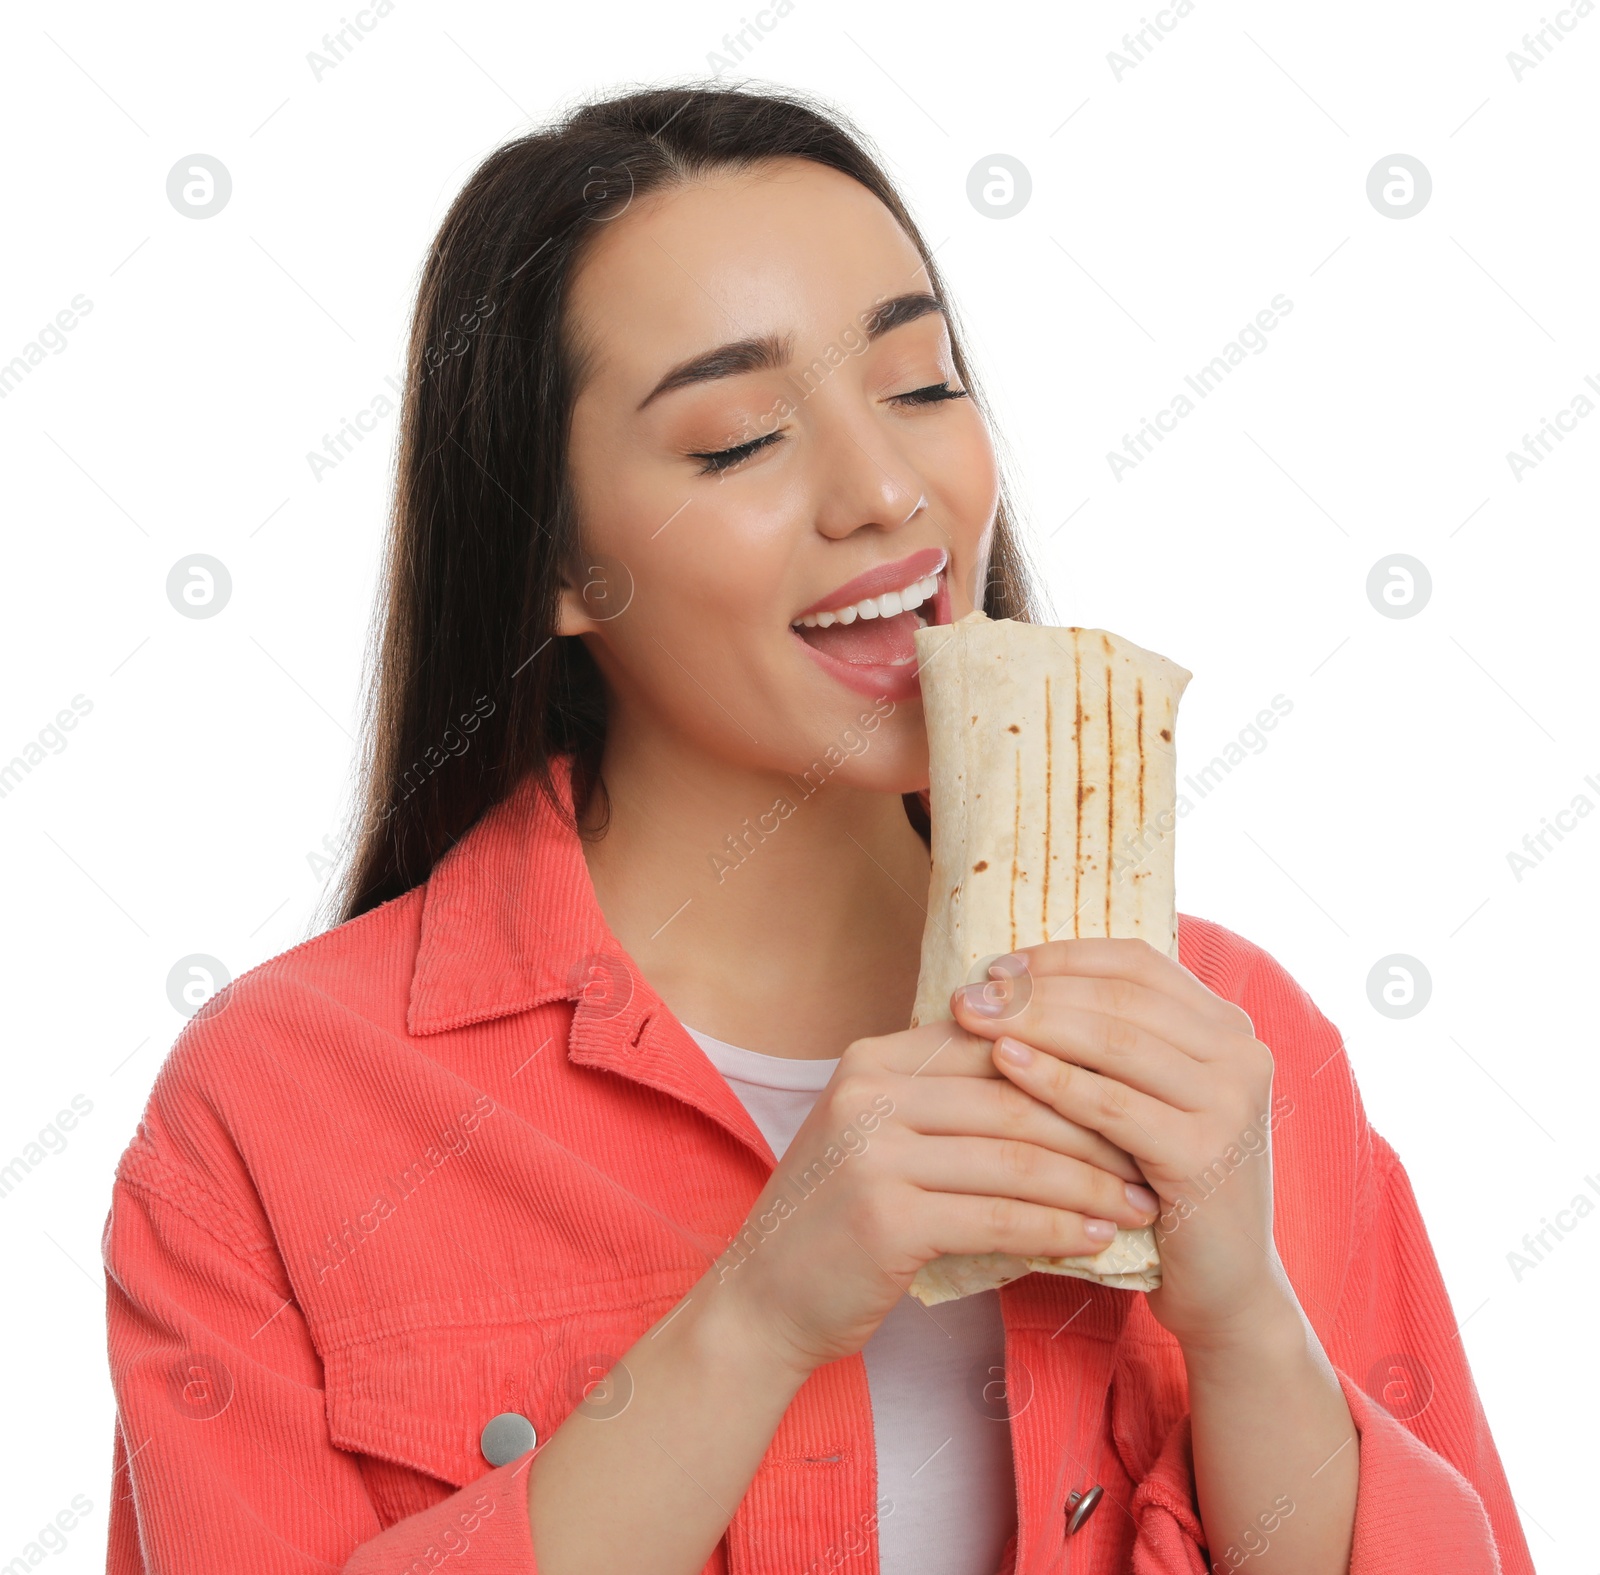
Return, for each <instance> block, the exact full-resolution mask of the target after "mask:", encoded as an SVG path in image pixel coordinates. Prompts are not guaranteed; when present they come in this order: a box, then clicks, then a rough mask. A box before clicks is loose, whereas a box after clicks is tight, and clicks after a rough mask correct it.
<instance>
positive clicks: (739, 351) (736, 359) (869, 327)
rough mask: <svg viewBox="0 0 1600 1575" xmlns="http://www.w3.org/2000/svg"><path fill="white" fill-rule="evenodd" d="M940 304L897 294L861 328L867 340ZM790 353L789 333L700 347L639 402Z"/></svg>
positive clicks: (776, 362)
mask: <svg viewBox="0 0 1600 1575" xmlns="http://www.w3.org/2000/svg"><path fill="white" fill-rule="evenodd" d="M943 310H944V306H943V305H942V304H941V303H940V301H939V300H938V298H937V297H935V296H932V295H929V294H927V293H926V292H925V291H913V292H911V293H909V294H906V295H897V296H894V297H893V298H892V299H890V300H887V301H884V302H882V303H880V304H879V305H878V306H877V307H875V308H874V309H873V311H872V313H871V315H870V316H869V317H868V318H867V321H866V324H865V326H864V328H863V330H862V331H863V332H864V333H865V334H866V336H867V340H868V342H869V343H870V342H871V341H872V340H874V339H880V338H882V337H883V335H884V334H886V333H888V332H889V331H890V330H891V329H894V328H899V327H902V326H903V325H904V324H906V323H911V322H915V321H916V320H917V318H919V317H926V316H927V314H928V313H929V312H942V311H943ZM793 354H794V336H793V335H792V334H763V335H761V336H760V337H758V338H751V339H734V340H730V341H729V342H728V343H727V344H724V345H718V346H717V347H716V349H714V350H706V351H703V352H702V353H701V354H700V355H696V356H691V357H690V358H689V359H688V360H687V361H682V362H680V363H679V364H678V365H677V366H675V367H673V368H672V370H671V371H670V372H668V373H667V374H666V376H665V377H663V378H662V379H661V381H660V382H659V383H657V384H656V386H655V387H654V388H652V389H651V390H650V392H649V393H648V394H646V395H645V396H644V398H643V399H642V400H640V402H639V409H640V410H643V409H644V407H645V406H646V405H648V404H649V403H650V401H651V400H652V399H655V398H657V397H658V396H659V395H661V394H668V393H671V392H672V390H673V389H675V388H687V387H688V386H689V385H690V384H691V383H708V382H711V381H713V380H714V379H716V378H720V377H736V376H738V375H739V374H740V373H741V372H770V371H774V370H776V369H777V368H778V367H781V366H786V365H787V364H788V362H789V359H790V357H791V356H792V355H793Z"/></svg>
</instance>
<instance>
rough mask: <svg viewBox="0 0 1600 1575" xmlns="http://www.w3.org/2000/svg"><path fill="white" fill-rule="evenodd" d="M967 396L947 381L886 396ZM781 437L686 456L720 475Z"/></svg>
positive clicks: (898, 401)
mask: <svg viewBox="0 0 1600 1575" xmlns="http://www.w3.org/2000/svg"><path fill="white" fill-rule="evenodd" d="M966 397H967V391H966V389H964V388H952V387H951V386H950V384H949V382H948V380H947V381H945V382H943V383H929V384H927V385H926V386H924V387H922V388H913V389H911V390H910V391H909V392H907V393H904V394H892V395H890V397H889V403H890V404H892V405H913V406H914V405H933V404H938V403H940V402H941V401H943V400H946V399H965V398H966ZM782 436H783V433H782V432H768V433H767V434H766V436H764V437H758V438H752V439H751V440H750V441H749V442H748V443H740V444H737V445H736V446H735V447H733V448H719V449H713V450H710V451H709V452H704V451H702V452H695V451H693V450H691V452H690V454H689V458H690V459H698V460H699V461H700V470H699V474H700V475H702V476H720V475H722V474H723V472H724V471H728V470H732V469H733V467H734V466H735V465H738V464H742V463H743V462H744V461H745V460H747V459H749V457H750V456H751V455H752V454H754V453H755V452H756V451H757V450H758V449H763V448H765V447H766V446H767V445H768V444H769V443H776V442H777V441H778V439H779V438H781V437H782Z"/></svg>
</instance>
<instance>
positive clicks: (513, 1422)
mask: <svg viewBox="0 0 1600 1575" xmlns="http://www.w3.org/2000/svg"><path fill="white" fill-rule="evenodd" d="M538 1441H539V1435H538V1433H537V1431H536V1430H535V1429H534V1425H533V1423H532V1422H530V1421H529V1420H528V1419H527V1417H525V1416H522V1415H520V1414H519V1413H518V1412H516V1411H502V1412H501V1413H500V1415H499V1416H492V1417H490V1418H489V1420H488V1421H487V1422H485V1423H484V1424H483V1433H482V1435H481V1436H480V1437H479V1440H478V1445H479V1447H480V1448H481V1449H482V1450H483V1458H484V1459H485V1460H487V1461H488V1462H489V1464H490V1465H491V1466H503V1465H505V1464H506V1462H507V1461H510V1460H515V1459H516V1458H517V1456H518V1455H525V1454H527V1452H528V1451H529V1450H530V1449H532V1448H533V1446H534V1445H535V1444H536V1443H537V1442H538Z"/></svg>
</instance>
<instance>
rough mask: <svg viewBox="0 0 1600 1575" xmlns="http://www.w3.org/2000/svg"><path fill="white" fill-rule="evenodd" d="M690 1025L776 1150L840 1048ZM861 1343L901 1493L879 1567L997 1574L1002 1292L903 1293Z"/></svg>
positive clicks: (1006, 1495) (895, 1494) (896, 1574)
mask: <svg viewBox="0 0 1600 1575" xmlns="http://www.w3.org/2000/svg"><path fill="white" fill-rule="evenodd" d="M685 1026H686V1027H687V1024H686V1025H685ZM689 1033H690V1034H691V1035H692V1036H693V1038H694V1040H695V1042H696V1043H697V1044H698V1045H699V1046H700V1048H701V1049H702V1050H704V1051H705V1053H706V1058H707V1059H708V1060H709V1061H710V1062H711V1064H712V1065H713V1066H715V1067H716V1069H717V1070H718V1071H719V1072H720V1073H722V1075H723V1077H725V1078H726V1079H727V1081H728V1086H729V1087H730V1088H731V1089H732V1090H733V1091H734V1093H736V1094H737V1095H738V1096H739V1098H740V1100H741V1101H742V1102H743V1104H744V1107H745V1109H746V1110H748V1111H749V1112H750V1118H751V1120H752V1121H754V1122H755V1124H756V1126H757V1127H758V1128H759V1129H760V1131H761V1135H762V1136H763V1137H764V1138H766V1140H767V1142H768V1143H769V1144H770V1145H771V1147H772V1152H773V1153H774V1154H775V1155H777V1157H778V1158H779V1159H780V1160H781V1159H782V1158H783V1154H784V1150H785V1149H787V1148H788V1146H789V1144H790V1143H791V1142H793V1140H794V1135H795V1133H796V1132H798V1131H799V1130H800V1126H801V1124H802V1123H803V1122H804V1121H805V1118H806V1117H807V1116H808V1115H809V1114H810V1113H811V1107H812V1106H813V1105H814V1104H815V1103H816V1101H817V1095H818V1094H820V1093H821V1092H822V1090H823V1089H824V1088H825V1087H826V1086H827V1084H828V1080H829V1079H830V1078H831V1077H832V1076H833V1073H834V1070H835V1068H836V1067H837V1066H838V1065H839V1059H838V1057H834V1058H833V1059H832V1060H819V1061H801V1060H796V1059H794V1058H793V1057H790V1056H775V1055H763V1054H761V1053H760V1052H759V1051H756V1050H744V1049H741V1048H740V1047H739V1046H738V1045H730V1044H725V1043H724V1042H723V1041H722V1040H720V1039H713V1038H712V1037H711V1036H710V1035H709V1034H703V1033H700V1032H699V1031H698V1030H697V1029H694V1028H690V1029H689ZM846 1163H849V1161H848V1160H847V1161H846ZM861 1354H862V1356H863V1358H864V1359H865V1361H866V1365H867V1387H868V1390H869V1392H870V1394H871V1397H872V1426H873V1433H874V1435H875V1441H876V1446H877V1452H878V1498H879V1499H880V1500H882V1499H884V1498H889V1499H892V1500H893V1502H894V1508H893V1510H892V1511H890V1510H887V1509H886V1510H885V1512H884V1513H883V1514H882V1518H881V1519H880V1520H879V1522H878V1562H879V1568H880V1570H881V1571H882V1572H883V1575H994V1572H995V1571H996V1570H997V1569H998V1568H999V1567H1000V1554H1001V1550H1002V1549H1003V1548H1004V1547H1005V1544H1006V1538H1007V1537H1009V1536H1010V1535H1011V1533H1012V1532H1013V1531H1014V1530H1015V1529H1016V1524H1017V1511H1016V1502H1017V1497H1016V1479H1015V1476H1014V1474H1013V1470H1012V1462H1011V1429H1010V1423H1009V1422H1008V1420H1007V1418H1006V1408H1005V1401H1004V1393H1005V1391H1004V1377H1005V1326H1004V1324H1003V1323H1002V1322H1001V1318H1000V1293H999V1292H998V1291H980V1292H978V1293H977V1294H976V1295H973V1296H963V1297H960V1298H959V1299H957V1300H956V1301H951V1302H942V1303H941V1304H940V1305H939V1306H937V1307H924V1306H923V1305H922V1303H921V1302H919V1301H918V1300H917V1299H916V1298H915V1297H914V1296H911V1295H909V1294H908V1295H905V1296H902V1297H901V1298H900V1300H899V1301H898V1302H896V1303H895V1305H894V1307H893V1308H892V1309H891V1310H890V1312H889V1314H888V1316H887V1317H886V1318H885V1319H884V1320H883V1322H882V1323H881V1324H879V1326H878V1327H877V1329H876V1330H874V1331H873V1334H872V1337H871V1339H869V1340H868V1341H867V1343H866V1345H865V1346H864V1347H863V1348H862V1352H861Z"/></svg>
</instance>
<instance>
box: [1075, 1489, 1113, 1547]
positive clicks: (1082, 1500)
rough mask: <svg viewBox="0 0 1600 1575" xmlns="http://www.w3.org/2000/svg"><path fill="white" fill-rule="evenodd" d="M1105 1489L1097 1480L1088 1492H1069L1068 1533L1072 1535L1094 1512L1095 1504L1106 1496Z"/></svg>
mask: <svg viewBox="0 0 1600 1575" xmlns="http://www.w3.org/2000/svg"><path fill="white" fill-rule="evenodd" d="M1105 1491H1106V1490H1105V1489H1104V1488H1103V1487H1101V1486H1100V1484H1099V1483H1098V1482H1097V1483H1096V1484H1095V1485H1094V1486H1093V1487H1092V1488H1090V1489H1089V1491H1088V1492H1087V1493H1069V1494H1067V1514H1068V1516H1069V1517H1070V1518H1069V1519H1068V1521H1067V1535H1068V1536H1069V1537H1070V1536H1071V1535H1072V1534H1073V1532H1075V1531H1076V1530H1077V1529H1078V1528H1079V1527H1080V1526H1081V1525H1082V1524H1083V1523H1084V1521H1086V1520H1087V1519H1088V1518H1089V1517H1090V1516H1091V1515H1092V1514H1093V1513H1094V1508H1095V1505H1096V1504H1098V1503H1099V1502H1100V1500H1101V1499H1102V1498H1103V1497H1104V1496H1105Z"/></svg>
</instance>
